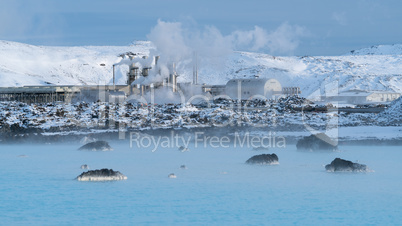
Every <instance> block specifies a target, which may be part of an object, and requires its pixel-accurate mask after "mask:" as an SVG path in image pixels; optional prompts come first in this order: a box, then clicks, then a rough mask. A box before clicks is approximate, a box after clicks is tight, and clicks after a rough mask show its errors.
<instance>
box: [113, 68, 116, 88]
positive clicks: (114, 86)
mask: <svg viewBox="0 0 402 226" xmlns="http://www.w3.org/2000/svg"><path fill="white" fill-rule="evenodd" d="M114 67H115V65H114V64H113V90H114V91H116V83H115V78H116V77H115V74H114Z"/></svg>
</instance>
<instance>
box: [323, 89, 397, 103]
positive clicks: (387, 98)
mask: <svg viewBox="0 0 402 226" xmlns="http://www.w3.org/2000/svg"><path fill="white" fill-rule="evenodd" d="M400 96H401V94H400V93H396V92H390V91H365V90H350V91H346V92H342V93H339V94H338V95H333V96H327V97H325V98H324V99H325V101H337V102H340V103H347V104H371V103H388V102H391V101H393V100H396V99H398V98H399V97H400Z"/></svg>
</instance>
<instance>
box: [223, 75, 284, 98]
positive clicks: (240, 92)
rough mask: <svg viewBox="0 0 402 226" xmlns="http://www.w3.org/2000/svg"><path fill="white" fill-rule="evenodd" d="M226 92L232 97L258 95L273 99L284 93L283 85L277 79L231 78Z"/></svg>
mask: <svg viewBox="0 0 402 226" xmlns="http://www.w3.org/2000/svg"><path fill="white" fill-rule="evenodd" d="M225 94H226V95H228V96H229V97H230V98H232V99H242V100H247V99H250V98H253V97H257V96H259V97H265V98H267V99H271V98H275V97H276V96H279V95H281V94H282V86H281V84H280V83H279V81H278V80H276V79H262V78H254V79H231V80H229V81H228V82H227V83H226V87H225Z"/></svg>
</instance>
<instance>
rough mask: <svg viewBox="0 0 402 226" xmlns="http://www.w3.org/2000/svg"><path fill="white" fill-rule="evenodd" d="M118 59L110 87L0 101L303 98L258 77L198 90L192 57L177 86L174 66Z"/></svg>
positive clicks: (8, 96)
mask: <svg viewBox="0 0 402 226" xmlns="http://www.w3.org/2000/svg"><path fill="white" fill-rule="evenodd" d="M121 57H122V59H121V61H120V62H119V63H116V64H114V65H113V75H110V76H111V77H112V76H113V80H112V81H113V84H111V85H80V86H74V85H70V86H56V85H46V86H23V87H1V88H0V101H20V102H25V103H29V104H30V103H54V102H69V103H70V102H82V101H85V102H94V101H102V102H118V103H122V102H124V101H128V102H132V103H134V102H143V103H149V102H151V103H152V102H154V101H156V102H157V101H158V100H153V99H151V96H153V97H158V98H162V99H163V98H165V97H169V98H165V100H164V101H163V103H179V102H183V101H187V100H188V99H190V98H192V97H194V96H195V95H202V97H203V98H204V99H205V100H212V99H213V98H226V99H228V98H230V99H233V100H250V99H253V98H259V99H276V98H278V97H282V96H291V95H298V94H300V93H301V90H300V88H299V87H282V86H281V84H280V83H279V81H277V80H276V79H273V78H259V77H258V76H255V78H238V79H231V80H229V81H228V82H227V83H226V84H225V85H217V84H200V83H199V82H198V81H199V80H198V76H199V74H198V65H197V56H196V54H194V59H193V76H192V81H191V82H178V77H179V76H180V74H179V73H178V72H177V71H176V64H175V62H168V61H166V60H165V59H163V56H150V57H148V56H139V55H135V54H123V55H121ZM121 65H125V66H128V69H129V70H128V72H127V73H126V75H125V76H126V82H125V84H123V85H122V84H119V85H116V82H115V80H116V75H115V71H116V70H115V69H116V67H119V66H121ZM201 76H202V75H201ZM400 96H401V94H399V93H395V92H389V91H365V90H350V91H347V92H343V93H338V94H334V95H333V96H331V95H327V96H325V97H322V99H321V101H325V102H331V101H336V102H339V103H349V104H366V103H387V102H390V101H393V100H395V99H397V98H399V97H400ZM183 98H184V99H183ZM155 99H156V98H155ZM154 103H155V102H154Z"/></svg>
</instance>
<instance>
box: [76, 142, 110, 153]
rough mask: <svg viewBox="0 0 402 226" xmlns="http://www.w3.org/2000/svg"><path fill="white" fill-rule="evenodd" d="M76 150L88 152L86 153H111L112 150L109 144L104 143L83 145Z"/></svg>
mask: <svg viewBox="0 0 402 226" xmlns="http://www.w3.org/2000/svg"><path fill="white" fill-rule="evenodd" d="M78 150H88V151H112V150H113V148H112V147H110V145H109V143H108V142H106V141H95V142H91V143H88V144H85V145H83V146H82V147H80V148H79V149H78Z"/></svg>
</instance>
